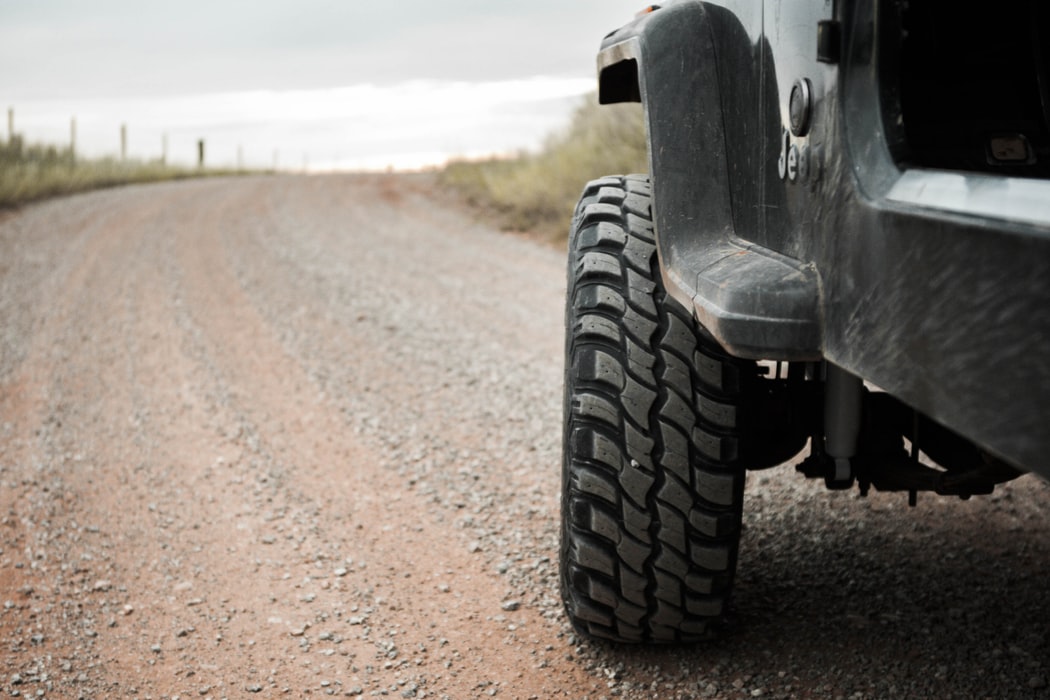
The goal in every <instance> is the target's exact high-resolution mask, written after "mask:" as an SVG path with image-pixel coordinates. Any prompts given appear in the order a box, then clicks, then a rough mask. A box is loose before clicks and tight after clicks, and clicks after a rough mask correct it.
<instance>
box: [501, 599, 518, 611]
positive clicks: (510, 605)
mask: <svg viewBox="0 0 1050 700" xmlns="http://www.w3.org/2000/svg"><path fill="white" fill-rule="evenodd" d="M500 607H501V608H503V609H504V610H506V611H507V612H514V611H515V610H517V609H518V608H520V607H521V601H520V600H507V601H504V603H503V605H501V606H500Z"/></svg>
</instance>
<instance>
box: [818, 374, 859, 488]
mask: <svg viewBox="0 0 1050 700" xmlns="http://www.w3.org/2000/svg"><path fill="white" fill-rule="evenodd" d="M825 367H826V381H825V384H824V452H825V453H826V454H827V456H828V458H829V459H830V462H831V466H832V467H833V469H832V472H831V473H829V474H828V476H827V479H828V482H829V483H828V485H829V486H832V484H835V485H840V486H846V487H848V486H849V485H852V482H853V477H854V476H855V474H854V470H853V466H852V465H851V463H850V460H851V459H852V458H853V457H854V456H856V454H857V440H858V438H859V437H860V423H861V411H862V406H863V400H864V382H863V381H862V380H861V378H860V377H857V376H855V375H853V374H850V373H849V372H847V371H846V370H844V369H842V368H841V367H838V366H837V365H833V364H831V363H830V362H829V363H827V364H826V365H825Z"/></svg>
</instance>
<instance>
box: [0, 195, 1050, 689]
mask: <svg viewBox="0 0 1050 700" xmlns="http://www.w3.org/2000/svg"><path fill="white" fill-rule="evenodd" d="M563 268H564V260H563V256H562V254H561V253H559V252H558V251H555V250H552V249H549V248H546V247H543V246H540V245H537V244H535V243H532V242H530V241H528V240H525V239H522V238H517V237H513V236H509V235H506V234H501V233H498V232H496V231H495V230H493V229H491V227H489V226H487V225H485V224H483V223H478V222H476V221H475V220H474V219H473V218H472V216H471V215H470V214H469V213H467V212H464V211H463V210H462V208H460V207H457V206H455V205H454V204H452V203H450V202H448V201H447V198H443V197H442V196H441V195H440V193H439V192H438V191H437V190H436V188H435V186H434V184H433V183H432V182H431V181H430V180H428V179H426V178H425V177H421V178H416V177H413V178H399V177H393V176H372V177H363V176H360V177H358V176H329V177H290V176H289V177H274V178H255V179H250V178H245V179H237V180H226V181H196V182H185V183H175V184H167V185H158V186H150V187H134V188H126V189H121V190H113V191H107V192H99V193H93V194H88V195H84V196H78V197H73V198H69V199H64V200H59V201H53V202H49V203H45V204H42V205H37V206H32V207H28V208H26V209H25V210H23V211H20V212H17V213H8V214H3V215H0V517H2V522H0V549H2V551H0V601H2V609H0V691H2V692H3V693H4V694H6V695H14V696H18V695H20V696H23V697H39V696H43V697H55V698H67V697H68V698H76V697H85V698H104V697H118V696H119V697H142V698H147V697H149V698H174V697H176V696H178V697H180V698H190V697H202V698H209V697H210V698H226V697H228V698H237V697H301V696H305V695H311V696H326V695H337V696H358V695H360V696H366V697H374V696H388V697H395V698H400V697H406V698H413V697H415V698H424V697H429V698H443V697H448V698H475V697H489V696H495V697H506V698H554V697H568V698H583V697H589V698H595V699H597V698H601V697H617V696H618V697H627V698H650V697H652V698H665V697H666V698H694V697H695V698H699V697H724V698H751V697H771V698H781V697H783V698H789V697H798V698H838V697H843V698H884V697H894V698H904V697H938V698H949V697H957V698H977V697H989V698H1003V697H1018V698H1021V697H1050V690H1048V688H1047V680H1048V676H1050V639H1048V636H1050V633H1048V631H1047V630H1048V628H1050V600H1048V596H1047V588H1046V585H1047V580H1048V579H1047V575H1048V572H1050V537H1048V525H1050V522H1048V520H1050V518H1048V513H1050V508H1048V504H1050V489H1048V487H1047V485H1046V484H1045V483H1044V482H1041V481H1037V480H1035V479H1033V478H1025V479H1022V480H1020V481H1018V482H1015V483H1013V484H1011V485H1008V486H1007V487H1006V488H1005V489H1002V490H1001V491H1000V492H998V493H997V494H996V495H994V496H993V497H991V498H987V499H983V500H978V499H975V500H973V501H970V502H966V503H963V502H959V501H947V500H937V499H934V498H927V499H921V500H920V505H919V507H918V508H916V509H914V510H909V509H908V508H907V505H906V502H905V499H904V498H903V497H901V496H895V495H886V494H874V495H873V497H872V498H870V499H868V500H865V501H859V500H858V499H857V498H856V496H855V495H854V494H846V493H828V492H825V491H823V490H822V489H821V488H819V487H818V486H817V485H814V484H810V483H806V482H804V481H803V480H802V479H801V477H797V476H795V475H794V474H793V473H792V470H790V469H789V468H784V469H780V470H775V471H772V472H765V473H758V474H752V475H751V477H750V479H749V485H748V493H749V499H750V500H749V504H748V507H747V515H746V516H745V520H746V531H745V535H744V542H743V545H742V554H741V562H740V581H739V584H738V590H737V594H738V603H737V606H738V608H737V618H738V619H737V628H738V630H737V632H736V633H735V634H734V635H733V636H732V637H731V638H730V639H728V640H727V641H725V642H723V643H720V644H716V645H710V646H706V647H699V648H669V649H668V648H665V649H656V650H637V649H623V648H616V647H609V646H603V645H600V644H591V643H588V642H586V641H584V640H580V639H577V638H576V637H575V636H574V635H573V634H572V633H571V631H570V630H569V628H568V627H567V625H566V623H565V621H564V617H563V615H562V612H561V604H560V601H559V598H558V590H557V542H558V537H557V519H558V489H559V479H560V477H559V469H560V467H559V453H560V447H559V442H560V416H561V407H560V391H561V388H560V387H561V361H562V360H561V357H562V346H561V343H562V331H561V316H562V303H563V300H562V295H563V293H564V279H563V277H564V269H563Z"/></svg>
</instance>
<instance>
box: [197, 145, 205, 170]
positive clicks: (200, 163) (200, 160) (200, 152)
mask: <svg viewBox="0 0 1050 700" xmlns="http://www.w3.org/2000/svg"><path fill="white" fill-rule="evenodd" d="M197 167H198V168H203V167H204V139H197Z"/></svg>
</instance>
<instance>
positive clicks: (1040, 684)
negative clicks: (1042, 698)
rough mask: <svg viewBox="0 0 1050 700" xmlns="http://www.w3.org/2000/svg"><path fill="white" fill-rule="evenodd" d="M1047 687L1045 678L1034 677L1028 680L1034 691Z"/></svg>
mask: <svg viewBox="0 0 1050 700" xmlns="http://www.w3.org/2000/svg"><path fill="white" fill-rule="evenodd" d="M1046 685H1047V683H1046V678H1044V677H1043V676H1032V677H1031V678H1029V679H1028V687H1029V688H1031V689H1032V690H1042V689H1043V688H1045V687H1046Z"/></svg>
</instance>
